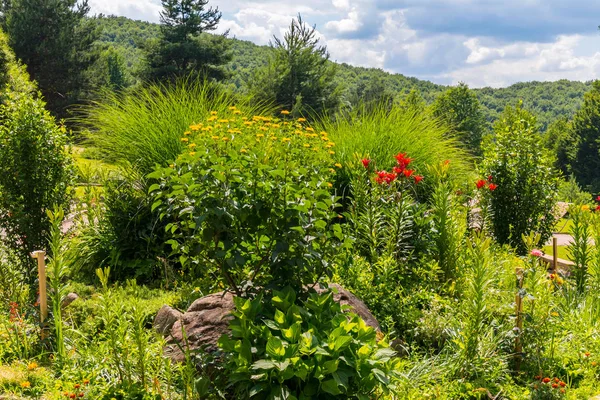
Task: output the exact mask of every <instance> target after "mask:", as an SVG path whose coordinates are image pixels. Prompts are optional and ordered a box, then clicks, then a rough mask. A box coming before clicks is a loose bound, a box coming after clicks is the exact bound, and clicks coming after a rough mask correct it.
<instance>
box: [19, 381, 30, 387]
mask: <svg viewBox="0 0 600 400" xmlns="http://www.w3.org/2000/svg"><path fill="white" fill-rule="evenodd" d="M21 387H22V388H30V387H31V382H29V381H24V382H21Z"/></svg>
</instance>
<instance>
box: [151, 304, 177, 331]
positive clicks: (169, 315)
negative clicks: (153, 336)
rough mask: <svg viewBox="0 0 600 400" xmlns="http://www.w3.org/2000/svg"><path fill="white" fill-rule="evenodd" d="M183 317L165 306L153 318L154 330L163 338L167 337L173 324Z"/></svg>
mask: <svg viewBox="0 0 600 400" xmlns="http://www.w3.org/2000/svg"><path fill="white" fill-rule="evenodd" d="M182 317H183V314H182V313H181V311H178V310H176V309H174V308H172V307H169V306H167V305H164V306H162V308H161V309H160V310H158V313H157V314H156V317H155V318H154V324H153V326H154V330H156V331H157V332H158V333H160V334H161V335H163V336H167V335H169V333H170V332H171V328H172V327H173V324H175V323H176V322H177V321H179V320H180V319H181V318H182Z"/></svg>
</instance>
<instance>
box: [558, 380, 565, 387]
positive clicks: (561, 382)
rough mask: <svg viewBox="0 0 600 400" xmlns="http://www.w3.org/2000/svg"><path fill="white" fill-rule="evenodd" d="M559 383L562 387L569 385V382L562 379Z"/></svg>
mask: <svg viewBox="0 0 600 400" xmlns="http://www.w3.org/2000/svg"><path fill="white" fill-rule="evenodd" d="M559 385H560V386H561V387H565V386H567V384H566V383H564V382H563V381H560V383H559Z"/></svg>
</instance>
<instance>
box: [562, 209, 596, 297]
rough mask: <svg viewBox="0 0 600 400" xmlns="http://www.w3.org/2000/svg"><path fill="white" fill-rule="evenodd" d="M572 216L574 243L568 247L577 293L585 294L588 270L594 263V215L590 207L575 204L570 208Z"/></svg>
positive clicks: (571, 230)
mask: <svg viewBox="0 0 600 400" xmlns="http://www.w3.org/2000/svg"><path fill="white" fill-rule="evenodd" d="M569 215H570V216H571V221H572V224H571V229H570V233H571V236H573V241H572V242H571V244H570V245H569V247H568V251H569V253H570V255H571V259H572V260H573V262H574V263H575V266H574V267H573V271H572V274H573V277H574V278H575V285H576V288H577V292H579V293H580V294H583V293H584V292H585V290H586V286H587V281H588V277H589V272H588V268H589V266H590V263H591V262H593V253H592V246H591V244H590V242H591V240H592V238H593V232H592V214H591V212H590V209H589V206H587V205H580V204H575V205H573V206H571V207H570V208H569Z"/></svg>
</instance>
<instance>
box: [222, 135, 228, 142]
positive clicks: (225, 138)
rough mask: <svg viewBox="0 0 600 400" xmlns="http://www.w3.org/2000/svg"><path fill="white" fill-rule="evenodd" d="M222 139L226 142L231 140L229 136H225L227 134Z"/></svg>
mask: <svg viewBox="0 0 600 400" xmlns="http://www.w3.org/2000/svg"><path fill="white" fill-rule="evenodd" d="M221 140H222V141H224V142H229V138H228V137H225V136H223V137H222V138H221Z"/></svg>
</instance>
